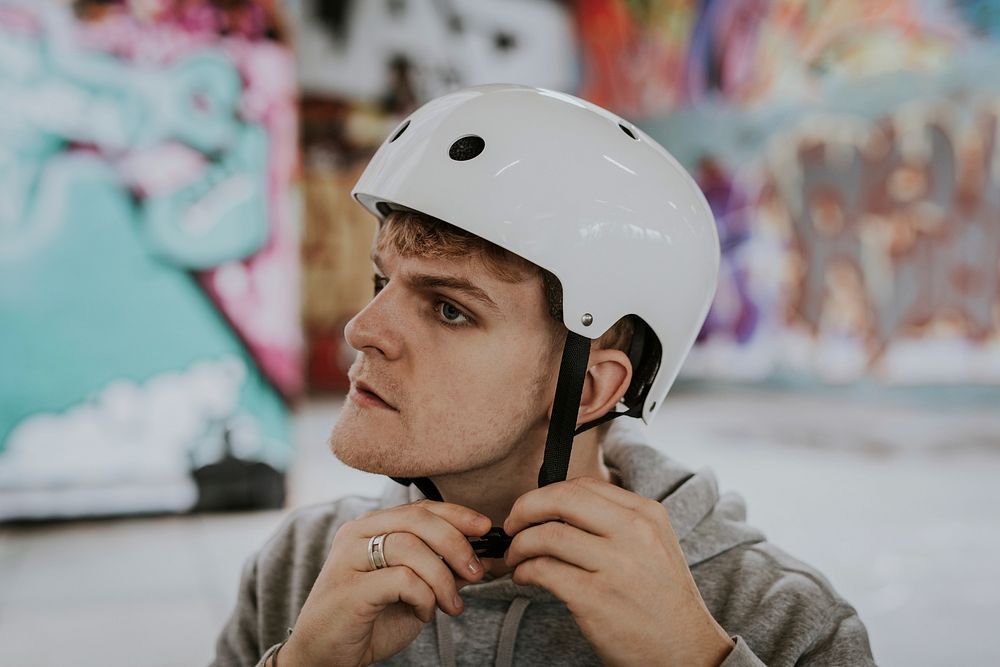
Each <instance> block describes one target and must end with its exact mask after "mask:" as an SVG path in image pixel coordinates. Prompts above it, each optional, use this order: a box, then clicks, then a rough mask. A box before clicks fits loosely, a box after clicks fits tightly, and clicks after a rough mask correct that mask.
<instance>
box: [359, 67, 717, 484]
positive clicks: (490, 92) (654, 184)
mask: <svg viewBox="0 0 1000 667" xmlns="http://www.w3.org/2000/svg"><path fill="white" fill-rule="evenodd" d="M352 194H353V195H354V197H355V198H356V199H357V200H358V201H359V202H360V203H361V204H362V205H363V206H365V208H367V209H368V210H369V211H371V212H372V213H373V214H374V215H376V216H377V217H378V218H379V219H380V220H383V219H384V218H385V216H386V215H387V214H388V213H389V212H390V211H392V210H394V209H411V210H414V211H419V212H421V213H424V214H427V215H430V216H432V217H435V218H438V219H440V220H444V221H445V222H448V223H450V224H452V225H454V226H456V227H460V228H462V229H464V230H467V231H469V232H471V233H473V234H475V235H476V236H480V237H482V238H484V239H486V240H488V241H491V242H493V243H495V244H496V245H498V246H500V247H502V248H505V249H507V250H509V251H511V252H513V253H515V254H517V255H520V256H521V257H523V258H525V259H527V260H529V261H531V262H533V263H535V264H537V265H538V266H540V267H542V268H543V269H546V270H548V271H550V272H551V273H552V274H554V275H555V276H556V278H558V279H559V282H560V283H561V285H562V291H563V304H562V306H563V308H562V313H563V322H564V324H565V325H566V327H567V329H569V331H570V332H571V333H570V334H569V335H568V337H567V349H566V351H564V355H563V367H562V369H561V371H560V380H559V386H558V387H557V390H556V401H555V406H554V409H553V418H552V423H551V424H550V428H549V441H550V442H549V444H551V442H552V440H553V431H554V430H556V422H557V415H558V413H559V412H563V413H565V414H564V415H563V420H564V422H565V423H564V424H563V427H562V430H563V432H564V434H563V437H562V439H563V440H564V441H565V440H567V439H568V441H569V443H568V444H566V443H564V445H565V452H564V455H563V456H562V458H563V459H564V460H562V461H561V462H560V463H559V464H558V465H557V466H556V470H555V472H552V473H550V474H548V475H543V474H540V476H539V483H540V484H544V483H548V482H551V481H557V480H558V479H561V478H565V466H567V465H568V461H569V450H568V447H569V445H571V443H572V437H573V431H574V427H575V425H576V424H575V417H576V414H577V412H578V408H579V399H580V391H579V389H578V388H577V387H576V385H579V387H581V388H582V383H583V377H584V375H585V373H586V363H587V361H586V355H587V353H588V352H589V339H595V338H598V337H600V336H601V335H602V334H603V333H605V332H606V331H607V330H608V329H609V328H610V327H611V326H613V325H614V324H615V323H616V322H617V321H618V320H619V319H620V318H621V317H623V316H625V315H636V316H638V317H639V318H640V319H641V320H642V321H643V322H644V323H645V324H646V325H647V326H648V329H649V331H652V333H653V334H655V338H656V339H657V340H658V343H659V344H658V345H657V344H656V342H657V341H655V340H654V341H650V340H649V339H650V337H649V336H648V333H647V335H646V336H645V337H646V339H647V340H646V343H647V345H646V346H645V347H646V356H647V360H645V361H644V363H643V365H646V363H647V362H649V363H650V364H651V366H652V368H651V369H650V370H651V373H649V375H650V376H651V378H649V379H650V380H651V381H649V382H646V383H643V386H641V387H639V388H638V390H636V388H635V387H634V386H633V387H630V392H631V396H630V394H629V393H627V394H626V402H627V403H629V402H631V403H632V405H631V406H630V407H631V410H629V411H628V412H627V413H611V415H608V417H609V418H610V417H611V416H616V415H617V414H631V415H634V416H641V417H642V419H643V420H644V421H646V422H647V423H648V422H649V421H650V419H651V418H652V416H653V414H654V413H655V412H656V409H657V408H658V407H659V406H660V405H662V403H663V399H664V397H665V396H666V395H667V392H668V391H669V389H670V386H671V385H672V384H673V382H674V379H675V378H676V376H677V372H678V370H679V369H680V366H681V363H682V362H683V360H684V358H685V357H686V356H687V353H688V351H689V350H690V349H691V346H692V344H693V343H694V340H695V337H696V335H697V333H698V331H699V329H700V328H701V325H702V323H703V322H704V320H705V316H706V315H707V313H708V309H709V306H710V304H711V301H712V297H713V295H714V294H715V286H716V279H717V274H718V268H719V239H718V234H717V232H716V228H715V222H714V219H713V217H712V212H711V209H710V208H709V206H708V202H707V201H706V200H705V197H704V195H703V194H702V192H701V190H699V189H698V186H697V185H696V184H695V182H694V180H693V179H692V178H691V176H690V175H689V174H688V173H687V172H686V171H685V170H684V168H683V167H682V166H681V165H680V164H679V163H678V162H677V160H676V159H674V157H673V156H672V155H670V154H669V153H668V152H667V151H666V150H664V149H663V147H662V146H660V145H659V144H657V143H656V142H655V141H653V140H652V139H651V138H650V137H649V136H647V135H646V134H645V133H644V132H642V131H641V130H639V129H638V128H636V127H635V126H634V125H632V124H631V123H629V122H628V121H625V120H623V119H621V118H619V117H618V116H616V115H614V114H612V113H610V112H609V111H607V110H605V109H602V108H601V107H598V106H596V105H594V104H591V103H589V102H586V101H584V100H581V99H579V98H576V97H573V96H572V95H567V94H565V93H559V92H553V91H551V90H545V89H541V88H529V87H524V86H517V85H488V86H477V87H473V88H467V89H465V90H460V91H457V92H454V93H450V94H448V95H444V96H443V97H439V98H437V99H435V100H432V101H431V102H428V103H427V104H425V105H424V106H422V107H420V108H419V109H417V110H416V111H414V112H413V113H412V114H411V115H410V116H409V117H408V118H406V119H405V120H404V121H403V122H402V123H401V124H400V126H399V127H398V128H397V129H396V130H395V131H394V132H393V133H392V134H391V135H390V137H389V138H388V139H387V140H386V141H385V143H384V144H382V146H381V147H380V148H379V149H378V151H377V152H376V153H375V155H374V157H373V158H372V160H371V162H370V163H369V165H368V167H367V169H365V171H364V173H363V174H362V175H361V178H360V179H359V180H358V183H357V185H355V187H354V190H353V192H352ZM574 334H578V335H577V336H574ZM574 340H576V343H577V344H576V351H575V352H571V351H570V350H569V347H570V345H571V342H572V341H574ZM584 343H586V344H584ZM649 350H655V351H656V353H655V356H657V357H658V358H655V359H651V360H649V359H648V356H649ZM574 357H575V358H576V359H577V363H576V370H575V375H576V378H575V379H574V380H573V381H569V382H566V383H564V378H563V375H564V372H565V371H566V369H567V365H570V366H572V365H573V364H572V359H573V358H574ZM581 357H582V361H580V358H581ZM630 357H631V358H632V361H633V364H636V362H637V361H638V358H637V356H635V355H632V354H630ZM634 375H636V376H638V375H639V372H638V369H636V372H635V373H634ZM636 381H641V378H637V380H636ZM564 384H566V387H565V390H564V391H563V385H564ZM561 392H562V393H563V394H567V395H568V398H567V397H566V396H564V397H563V400H562V401H560V393H561ZM574 394H575V397H574ZM574 398H575V402H574ZM630 398H631V401H630V400H629V399H630ZM561 404H562V407H561V409H560V405H561ZM598 421H605V420H598ZM596 423H597V422H591V423H590V424H588V425H584V427H581V428H580V429H579V430H578V431H577V432H579V431H582V430H584V429H585V428H586V427H589V426H592V425H595V424H596ZM567 429H568V431H567ZM546 459H547V460H548V459H549V446H548V445H547V447H546ZM560 469H561V475H560ZM543 470H544V466H543ZM421 488H423V487H421ZM425 493H427V491H426V490H425Z"/></svg>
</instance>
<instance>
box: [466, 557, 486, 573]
mask: <svg viewBox="0 0 1000 667" xmlns="http://www.w3.org/2000/svg"><path fill="white" fill-rule="evenodd" d="M482 567H483V564H482V563H480V562H479V558H478V557H476V556H473V557H472V560H470V561H469V571H470V572H472V573H473V574H475V573H476V572H479V570H481V569H482Z"/></svg>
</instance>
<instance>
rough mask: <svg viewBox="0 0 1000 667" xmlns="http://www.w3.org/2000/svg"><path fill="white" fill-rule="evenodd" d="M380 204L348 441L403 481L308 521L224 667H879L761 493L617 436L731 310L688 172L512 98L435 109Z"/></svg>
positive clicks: (411, 133)
mask: <svg viewBox="0 0 1000 667" xmlns="http://www.w3.org/2000/svg"><path fill="white" fill-rule="evenodd" d="M354 195H355V197H356V198H357V199H358V201H359V202H360V203H361V204H363V205H364V206H366V207H367V208H368V209H369V210H370V211H372V213H374V214H375V215H376V216H377V217H378V218H379V220H380V225H379V231H378V234H377V237H376V241H375V244H374V247H373V253H372V258H373V262H374V265H375V298H374V299H373V300H372V302H371V303H370V304H369V305H368V306H367V307H366V308H365V309H364V310H363V311H362V312H361V313H359V314H358V315H357V317H355V318H354V319H353V320H352V321H351V322H350V324H349V325H348V327H347V330H346V335H347V340H348V342H349V343H350V344H351V346H352V347H354V348H355V349H357V350H358V352H359V354H358V357H357V360H356V361H355V363H354V365H353V366H352V367H351V372H350V377H351V391H350V394H349V396H348V400H347V402H346V403H345V406H344V409H343V411H342V413H341V415H340V418H339V419H338V421H337V424H336V426H335V427H334V430H333V434H332V436H331V447H332V449H333V452H334V454H336V455H337V456H338V457H339V458H340V459H341V460H342V461H344V462H345V463H347V464H349V465H351V466H354V467H357V468H360V469H362V470H367V471H370V472H377V473H382V474H386V475H389V476H391V477H393V479H394V480H395V481H394V482H390V483H389V486H388V487H387V490H386V491H385V493H384V494H383V496H382V497H381V498H359V497H348V498H342V499H340V500H337V501H335V502H333V503H330V504H325V505H320V506H316V507H310V508H305V509H301V510H298V511H296V512H294V513H293V514H292V516H291V517H290V518H289V519H288V520H287V521H286V522H285V524H284V525H283V526H282V527H281V528H280V529H279V531H278V533H277V534H276V535H275V536H274V537H273V538H272V539H271V540H270V541H269V542H268V543H267V544H266V545H265V546H264V547H263V548H262V549H261V551H260V552H259V553H258V554H257V555H256V556H254V557H253V558H251V559H250V560H249V561H248V563H247V566H246V569H245V571H244V573H243V579H242V582H241V586H240V593H239V599H238V601H237V606H236V609H235V611H234V613H233V615H232V617H231V618H230V620H229V622H228V624H227V625H226V627H225V628H224V630H223V632H222V635H221V637H220V638H219V642H218V648H217V651H218V657H217V658H216V662H215V664H217V665H252V664H258V665H267V666H269V665H275V664H280V665H281V667H309V666H312V665H317V666H319V665H324V666H325V665H367V664H373V663H378V664H385V665H434V664H442V665H458V664H460V665H482V664H496V665H511V664H515V663H516V664H524V665H534V664H538V665H574V666H576V665H599V664H610V665H678V666H685V667H687V666H699V665H706V666H707V665H712V666H715V665H726V667H735V666H742V665H763V664H767V665H771V666H772V667H774V666H778V665H824V666H828V665H845V666H846V665H851V666H852V667H853V666H856V665H870V664H873V660H872V657H871V651H870V648H869V644H868V637H867V633H866V630H865V628H864V626H863V625H862V623H861V621H860V620H859V619H858V616H857V614H856V613H855V611H854V609H853V608H852V607H851V606H850V605H849V604H848V603H847V602H846V601H845V600H843V599H842V598H841V597H839V596H838V595H837V594H836V592H835V591H834V590H833V589H832V588H831V586H830V584H829V582H827V580H826V579H825V578H823V576H822V575H821V574H820V573H819V572H817V571H816V570H814V569H812V568H810V567H809V566H808V565H806V564H804V563H801V562H800V561H797V560H795V559H794V558H792V557H790V556H789V555H787V554H785V553H784V552H783V551H781V550H780V549H778V548H777V547H775V546H773V545H771V544H769V543H768V542H767V541H766V540H765V538H764V536H763V535H762V534H761V533H760V532H759V531H757V530H755V529H754V528H752V527H750V526H748V525H746V524H745V523H744V518H745V508H744V506H743V503H742V501H741V500H740V499H739V497H738V496H735V495H726V496H722V497H721V498H720V496H719V494H718V490H717V487H716V483H715V479H714V477H713V475H712V474H711V472H710V471H707V470H702V471H699V472H697V473H693V472H691V471H689V470H686V469H684V468H682V467H681V466H679V465H678V464H677V463H675V462H674V461H672V460H670V459H669V458H667V457H665V456H664V455H662V454H660V453H658V452H657V451H656V450H654V449H653V448H651V447H649V446H648V445H647V444H644V442H643V433H642V431H640V430H638V429H636V428H630V427H628V426H626V425H625V424H624V423H616V424H615V425H614V426H612V425H611V424H608V423H606V422H607V421H609V420H610V419H612V418H614V417H617V416H624V415H627V416H635V417H641V418H642V419H643V420H644V421H647V422H648V421H649V419H651V417H652V416H653V414H654V413H655V411H656V408H657V407H658V405H659V404H661V403H662V401H663V399H664V397H665V396H666V394H667V391H668V390H669V388H670V385H671V384H672V382H673V380H674V378H675V376H676V374H677V370H678V368H679V367H680V364H681V362H682V361H683V359H684V357H685V355H686V354H687V352H688V350H689V349H690V347H691V344H692V342H693V340H694V338H695V335H696V334H697V332H698V329H699V327H700V326H701V324H702V322H703V320H704V318H705V314H706V312H707V310H708V307H709V303H710V301H711V298H712V295H713V292H714V288H715V274H716V272H717V269H718V261H719V248H718V237H717V236H716V232H715V227H714V223H713V220H712V216H711V213H710V211H709V209H708V206H707V204H706V203H705V200H704V197H702V195H701V193H700V192H699V191H698V189H697V187H696V186H695V184H694V183H693V181H692V180H691V179H690V177H689V176H688V175H687V173H685V172H684V170H683V169H682V168H681V167H680V166H679V165H678V164H677V162H676V161H675V160H674V159H673V158H672V157H671V156H670V155H669V154H668V153H667V152H666V151H664V150H663V149H662V148H661V147H660V146H659V145H657V144H656V143H655V142H653V141H652V140H651V139H650V138H649V137H647V136H646V135H645V134H643V133H641V132H639V131H638V130H637V129H635V128H634V127H632V126H631V125H629V124H628V123H627V122H625V121H623V120H621V119H619V118H617V117H615V116H614V115H612V114H610V113H608V112H607V111H605V110H603V109H600V108H598V107H595V106H593V105H591V104H589V103H587V102H584V101H582V100H579V99H577V98H574V97H570V96H568V95H563V94H561V93H555V92H552V91H546V90H539V89H531V88H523V87H519V86H485V87H479V88H472V89H467V90H464V91H459V92H457V93H453V94H450V95H446V96H444V97H442V98H439V99H437V100H435V101H433V102H431V103H429V104H427V105H425V106H424V107H422V108H421V109H418V110H417V111H416V112H414V113H413V115H412V116H411V117H410V118H408V119H407V120H406V121H404V123H403V124H402V125H401V126H400V128H399V129H398V130H397V131H396V132H394V133H393V135H392V136H391V138H390V139H389V140H387V141H386V143H385V144H384V145H383V146H382V147H381V148H380V149H379V151H378V152H377V153H376V155H375V157H374V158H373V159H372V162H371V164H370V165H369V167H368V169H367V170H366V171H365V173H364V174H363V175H362V177H361V179H360V181H359V182H358V185H357V186H356V187H355V190H354ZM623 421H624V420H623ZM594 426H599V428H592V427H594ZM570 445H572V456H570ZM397 482H398V483H397ZM501 528H502V531H501V530H500V529H501ZM479 538H482V539H479ZM476 552H478V553H479V554H480V555H481V556H482V558H480V557H477V555H476Z"/></svg>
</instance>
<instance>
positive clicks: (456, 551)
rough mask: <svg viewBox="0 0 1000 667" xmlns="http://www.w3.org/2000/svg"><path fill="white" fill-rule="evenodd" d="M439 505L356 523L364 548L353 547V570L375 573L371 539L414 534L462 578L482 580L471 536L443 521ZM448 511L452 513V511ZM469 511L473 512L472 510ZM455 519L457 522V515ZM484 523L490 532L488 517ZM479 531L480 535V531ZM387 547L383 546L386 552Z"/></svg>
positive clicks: (354, 527) (405, 507)
mask: <svg viewBox="0 0 1000 667" xmlns="http://www.w3.org/2000/svg"><path fill="white" fill-rule="evenodd" d="M436 504H437V503H414V504H411V505H402V506H400V507H394V508H392V509H391V510H385V511H382V512H376V513H375V514H372V515H369V516H366V517H363V518H360V519H356V520H355V521H354V522H352V523H353V524H354V525H352V526H351V527H350V528H349V530H350V531H351V532H352V534H354V535H355V537H359V538H361V539H362V540H363V545H361V546H359V547H357V548H355V547H354V546H353V544H352V546H351V550H352V552H353V553H352V555H351V556H350V559H351V560H350V562H351V563H352V566H353V568H354V569H355V570H356V571H358V572H367V571H369V570H371V563H370V562H369V560H368V549H367V540H368V538H370V537H371V536H373V535H381V534H383V533H388V534H390V536H391V535H392V533H412V534H414V535H416V536H417V537H419V538H420V539H421V540H423V541H424V543H426V544H427V546H429V547H430V549H431V550H432V551H433V552H434V553H435V554H437V555H438V556H441V557H442V558H444V560H445V562H446V563H447V564H448V567H450V568H451V569H452V570H453V571H454V572H455V574H456V575H458V576H459V577H462V578H463V579H470V580H471V579H477V578H479V577H481V576H482V573H483V567H482V564H481V563H480V561H479V559H478V558H477V557H476V554H475V552H473V550H472V545H471V544H469V540H468V538H467V537H466V534H467V533H463V531H462V530H460V529H459V528H458V527H456V526H455V525H454V524H453V523H451V522H449V521H447V520H446V519H444V518H442V517H441V516H440V515H439V513H438V512H440V511H441V508H438V507H435V505H436ZM455 507H457V506H455ZM462 509H466V508H462ZM444 511H446V512H449V511H450V510H444ZM467 511H470V512H471V511H472V510H467ZM452 516H453V518H454V514H453V515H452ZM479 516H482V515H479ZM483 520H484V521H485V522H486V524H487V528H486V530H489V524H490V520H489V519H488V518H486V517H483ZM475 530H476V531H478V529H475ZM482 532H483V533H485V532H486V531H485V530H484V531H482ZM473 534H475V532H474V533H473ZM479 534H482V533H479ZM387 539H388V538H387ZM359 544H360V543H359ZM384 547H385V545H384V544H383V551H384V550H385V549H384Z"/></svg>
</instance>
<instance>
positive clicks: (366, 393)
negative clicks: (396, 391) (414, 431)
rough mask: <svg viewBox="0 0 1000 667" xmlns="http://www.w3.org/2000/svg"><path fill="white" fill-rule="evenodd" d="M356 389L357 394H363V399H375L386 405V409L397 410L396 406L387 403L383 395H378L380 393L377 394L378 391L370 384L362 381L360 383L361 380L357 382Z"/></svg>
mask: <svg viewBox="0 0 1000 667" xmlns="http://www.w3.org/2000/svg"><path fill="white" fill-rule="evenodd" d="M354 389H355V390H356V391H357V392H358V393H359V394H361V396H362V397H365V398H373V399H376V400H378V401H380V402H382V403H383V404H385V407H387V408H390V409H392V410H396V406H394V405H392V404H391V403H390V402H389V401H387V400H385V399H384V398H382V395H381V394H379V393H378V392H377V391H376V390H375V389H374V388H373V387H372V386H371V385H369V384H368V383H367V382H362V381H360V380H358V381H356V382H355V383H354Z"/></svg>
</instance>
